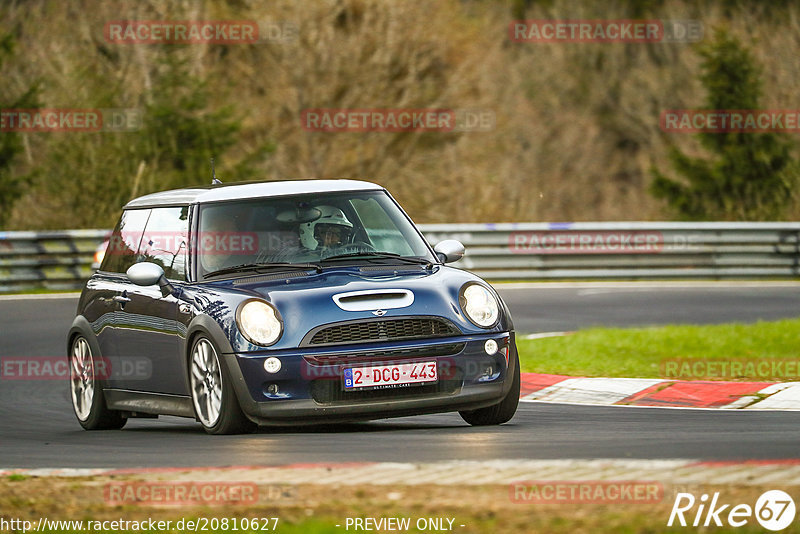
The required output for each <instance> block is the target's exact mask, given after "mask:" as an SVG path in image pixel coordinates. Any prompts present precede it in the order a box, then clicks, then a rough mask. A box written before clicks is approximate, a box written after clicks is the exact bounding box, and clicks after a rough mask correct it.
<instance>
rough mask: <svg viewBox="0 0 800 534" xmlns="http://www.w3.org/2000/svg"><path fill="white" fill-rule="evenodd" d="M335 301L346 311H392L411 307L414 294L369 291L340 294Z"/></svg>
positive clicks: (398, 290)
mask: <svg viewBox="0 0 800 534" xmlns="http://www.w3.org/2000/svg"><path fill="white" fill-rule="evenodd" d="M333 301H334V302H335V303H336V305H337V306H339V307H340V308H341V309H343V310H344V311H367V310H378V309H380V310H391V309H394V308H406V307H408V306H411V304H412V303H413V302H414V293H412V292H411V291H409V290H408V289H379V290H372V289H367V290H364V291H351V292H349V293H339V294H337V295H334V296H333Z"/></svg>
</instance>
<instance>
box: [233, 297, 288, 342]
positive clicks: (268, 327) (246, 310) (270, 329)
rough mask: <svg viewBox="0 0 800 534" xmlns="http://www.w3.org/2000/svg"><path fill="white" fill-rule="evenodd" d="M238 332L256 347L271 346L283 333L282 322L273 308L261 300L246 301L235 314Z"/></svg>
mask: <svg viewBox="0 0 800 534" xmlns="http://www.w3.org/2000/svg"><path fill="white" fill-rule="evenodd" d="M236 322H237V324H238V325H239V331H240V332H241V333H242V335H244V337H246V338H247V339H248V341H250V342H251V343H255V344H256V345H272V344H273V343H275V342H276V341H278V339H279V338H280V337H281V334H282V333H283V321H281V318H280V316H279V315H278V312H277V310H276V309H275V308H273V307H272V306H270V305H269V304H267V303H266V302H264V301H263V300H248V301H247V302H245V303H244V304H242V305H241V306H240V307H239V313H237V314H236Z"/></svg>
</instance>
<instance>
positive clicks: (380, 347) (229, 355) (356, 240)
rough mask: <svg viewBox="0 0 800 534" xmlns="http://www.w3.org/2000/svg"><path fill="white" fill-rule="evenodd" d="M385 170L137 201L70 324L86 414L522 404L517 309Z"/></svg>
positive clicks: (249, 413) (504, 408) (104, 424)
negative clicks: (435, 234) (392, 191)
mask: <svg viewBox="0 0 800 534" xmlns="http://www.w3.org/2000/svg"><path fill="white" fill-rule="evenodd" d="M463 254H464V247H463V246H462V245H461V243H459V242H458V241H452V240H448V241H443V242H441V243H439V244H438V245H436V247H435V248H431V247H430V245H429V244H428V243H427V242H426V241H425V239H424V238H423V236H422V235H421V234H420V232H419V231H418V230H417V228H416V227H415V226H414V223H412V222H411V220H410V219H409V217H408V216H407V215H406V214H405V212H404V211H403V210H402V209H401V208H400V206H399V205H398V204H397V203H396V202H395V200H394V199H393V198H392V197H391V196H390V195H389V193H388V192H387V191H386V190H385V189H383V188H382V187H380V186H378V185H375V184H371V183H368V182H359V181H351V180H304V181H286V182H258V183H240V184H226V185H211V186H207V187H196V188H189V189H180V190H175V191H166V192H162V193H155V194H152V195H147V196H144V197H141V198H137V199H135V200H132V201H131V202H129V203H128V204H127V205H126V206H125V208H124V210H123V213H122V216H121V217H120V220H119V223H118V224H117V226H116V228H115V230H114V232H113V234H112V236H111V238H110V240H109V243H108V247H107V250H106V254H105V257H104V259H103V263H102V265H101V266H100V269H99V271H98V272H96V273H95V274H94V275H93V276H92V277H91V279H90V280H89V281H88V282H87V284H86V287H85V288H84V290H83V293H82V294H81V298H80V302H79V304H78V312H77V317H76V318H75V321H74V322H73V323H72V327H71V329H70V331H69V337H68V340H67V341H68V355H69V359H70V366H71V369H72V373H71V381H70V385H71V396H72V403H73V407H74V410H75V415H76V416H77V417H78V420H79V421H80V424H81V425H82V426H83V428H85V429H88V430H94V429H108V428H121V427H122V426H123V425H124V424H125V422H126V420H127V419H128V418H131V417H157V416H158V415H159V414H162V415H177V416H185V417H193V418H195V419H197V420H198V421H199V422H200V423H201V424H202V425H203V428H205V430H206V431H207V432H209V433H212V434H230V433H236V432H246V431H249V430H252V429H254V428H255V426H256V425H269V424H273V425H274V424H277V425H283V424H296V423H301V422H302V423H314V422H325V423H329V422H336V421H352V420H359V419H381V418H385V417H398V416H407V415H416V414H426V413H434V412H449V411H458V412H459V413H460V414H461V416H462V417H463V418H464V420H465V421H467V422H468V423H470V424H472V425H496V424H501V423H505V422H506V421H508V420H509V419H511V417H512V416H513V415H514V412H515V411H516V409H517V402H518V399H519V389H520V375H519V361H518V358H517V349H516V345H515V342H514V327H513V325H512V322H511V316H510V314H509V312H508V308H507V307H506V305H505V303H504V302H503V301H502V299H501V298H500V297H499V296H498V294H497V293H496V292H495V290H494V289H493V288H492V287H491V286H490V285H489V284H487V283H486V282H484V281H483V280H481V279H480V278H478V277H477V276H475V275H473V274H470V273H468V272H465V271H462V270H459V269H456V268H453V267H448V266H446V265H445V264H446V263H448V262H453V261H456V260H458V259H459V258H461V256H462V255H463Z"/></svg>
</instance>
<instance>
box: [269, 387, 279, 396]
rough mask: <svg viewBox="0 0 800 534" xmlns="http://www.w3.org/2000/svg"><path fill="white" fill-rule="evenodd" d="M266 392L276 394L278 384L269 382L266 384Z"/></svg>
mask: <svg viewBox="0 0 800 534" xmlns="http://www.w3.org/2000/svg"><path fill="white" fill-rule="evenodd" d="M267 393H269V394H270V395H277V394H278V384H270V385H269V386H267Z"/></svg>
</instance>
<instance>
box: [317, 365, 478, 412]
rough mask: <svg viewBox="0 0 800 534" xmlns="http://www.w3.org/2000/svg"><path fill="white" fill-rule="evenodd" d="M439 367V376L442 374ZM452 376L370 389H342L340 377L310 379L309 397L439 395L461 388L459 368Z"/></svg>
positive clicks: (329, 400)
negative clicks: (427, 381)
mask: <svg viewBox="0 0 800 534" xmlns="http://www.w3.org/2000/svg"><path fill="white" fill-rule="evenodd" d="M441 371H442V369H440V376H441V374H442V372H441ZM451 374H452V375H453V377H452V378H448V379H447V380H439V382H437V383H435V384H425V385H422V386H415V385H410V386H404V387H397V388H386V389H371V390H368V391H344V390H343V389H342V381H341V378H340V379H338V380H336V379H318V380H312V381H311V398H313V399H314V402H317V403H318V404H331V403H336V402H359V401H364V402H371V401H375V400H383V399H390V400H399V399H407V398H410V397H425V396H439V395H452V394H455V393H458V392H459V391H460V390H461V386H462V385H463V382H464V375H463V373H462V371H461V370H460V369H457V370H456V371H455V372H454V373H452V372H451Z"/></svg>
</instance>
